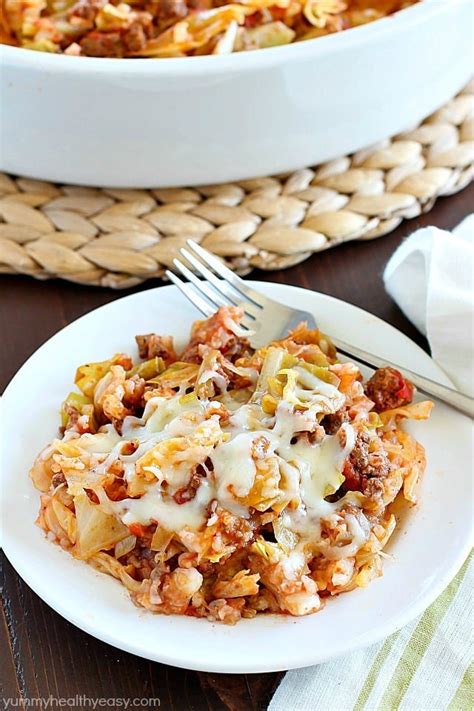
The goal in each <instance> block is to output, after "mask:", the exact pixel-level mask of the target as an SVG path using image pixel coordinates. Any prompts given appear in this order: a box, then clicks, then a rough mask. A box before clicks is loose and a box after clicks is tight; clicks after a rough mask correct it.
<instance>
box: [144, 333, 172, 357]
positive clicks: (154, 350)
mask: <svg viewBox="0 0 474 711" xmlns="http://www.w3.org/2000/svg"><path fill="white" fill-rule="evenodd" d="M135 340H136V342H137V346H138V355H139V356H140V358H142V359H144V360H150V358H155V357H157V356H158V357H159V358H163V360H164V361H165V363H166V365H170V364H171V363H174V362H175V361H176V360H177V356H176V351H175V349H174V345H173V338H172V336H158V335H157V334H156V333H148V334H146V335H144V336H135Z"/></svg>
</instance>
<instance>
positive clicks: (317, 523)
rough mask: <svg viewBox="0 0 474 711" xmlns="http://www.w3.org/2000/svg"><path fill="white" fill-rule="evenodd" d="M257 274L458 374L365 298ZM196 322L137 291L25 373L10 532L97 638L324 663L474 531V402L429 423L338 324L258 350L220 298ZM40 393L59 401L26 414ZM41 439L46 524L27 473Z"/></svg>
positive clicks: (14, 392)
mask: <svg viewBox="0 0 474 711" xmlns="http://www.w3.org/2000/svg"><path fill="white" fill-rule="evenodd" d="M258 288H259V289H260V290H261V291H262V292H263V293H265V294H267V295H269V296H271V297H273V298H276V299H280V300H281V301H286V302H291V303H292V304H293V305H294V306H295V307H297V308H301V309H304V310H307V311H310V312H312V313H314V315H315V316H317V318H318V320H319V322H320V324H321V328H322V330H323V332H329V333H333V334H334V336H339V337H340V336H341V335H342V334H344V336H345V338H346V339H347V340H350V341H351V342H353V343H354V344H355V345H360V346H366V347H368V348H372V349H373V350H375V349H377V350H378V352H379V353H380V354H381V355H382V356H384V357H387V358H389V357H391V359H395V358H396V359H397V360H398V362H400V363H402V364H405V365H406V366H407V367H408V366H411V367H412V368H416V369H417V370H418V371H420V372H424V373H425V374H426V375H428V376H431V377H435V378H439V379H440V380H442V379H443V378H442V376H441V375H440V374H439V371H438V370H437V369H436V367H435V366H434V364H433V363H432V362H431V361H430V359H429V358H428V356H426V355H425V354H424V353H423V352H421V351H420V350H419V349H418V348H417V347H416V346H414V344H412V343H411V342H410V341H409V340H408V339H406V338H405V337H404V336H402V335H401V334H400V333H398V332H397V331H395V330H394V329H392V328H391V327H389V326H387V325H386V324H383V323H382V322H380V321H379V320H378V319H376V318H374V317H372V316H370V315H369V314H367V313H365V312H362V311H360V310H358V309H356V308H354V307H352V306H350V305H348V304H344V303H343V302H339V301H337V300H334V299H331V298H329V297H325V296H322V295H319V294H315V293H312V292H307V291H304V290H301V289H294V288H290V287H285V286H281V285H279V286H277V285H270V284H266V285H265V284H259V285H258ZM195 317H196V314H195V313H194V312H193V309H192V307H190V306H189V305H188V304H185V303H184V302H183V301H182V299H181V298H180V296H179V294H178V293H177V291H176V290H175V289H174V288H173V287H165V288H161V289H155V290H150V291H147V292H143V293H140V294H135V295H133V296H130V297H127V298H125V299H120V300H118V301H115V302H114V303H112V304H110V305H108V306H106V307H103V308H101V309H98V310H97V311H95V312H93V313H91V314H89V315H88V316H86V317H83V318H82V319H79V320H78V321H76V322H75V323H73V324H71V325H70V326H69V327H67V328H66V329H64V330H63V331H62V332H60V333H59V334H57V335H56V336H55V337H54V338H53V339H51V340H50V341H49V342H48V343H47V344H46V345H45V346H43V347H42V348H41V349H40V350H39V351H38V352H37V353H36V354H34V355H33V356H32V358H31V359H30V360H29V361H28V362H27V363H26V364H25V366H23V368H22V369H21V370H20V372H19V373H18V374H17V376H16V377H15V378H14V380H13V381H12V383H11V384H10V386H9V388H8V389H7V391H6V393H5V396H4V406H5V408H6V411H8V413H9V417H8V420H7V421H6V427H5V428H4V435H5V440H4V444H6V445H7V446H4V447H3V453H2V456H4V461H3V462H2V464H3V466H2V477H3V482H2V483H3V489H4V490H5V491H7V492H9V493H8V497H6V498H5V497H4V504H5V505H4V511H3V520H4V531H5V535H4V548H5V551H6V553H7V555H8V557H9V558H10V560H11V562H12V563H13V565H14V566H15V568H16V569H17V570H18V572H19V573H20V574H21V575H22V577H24V579H25V580H26V581H27V582H28V584H29V585H30V586H31V587H32V588H33V589H34V590H35V591H36V592H37V593H38V594H39V595H40V596H41V597H42V598H43V599H44V600H45V601H46V602H48V603H49V604H50V605H52V606H53V607H54V608H55V609H56V610H57V611H58V612H59V613H60V614H62V615H63V616H65V617H66V618H67V619H69V620H71V621H72V622H74V623H75V624H76V625H78V626H79V627H81V628H82V629H85V630H86V631H88V632H90V633H91V634H94V635H95V636H97V637H99V638H101V639H103V640H105V641H107V642H109V643H111V644H114V645H116V646H118V647H121V648H123V649H127V650H129V651H132V652H134V653H136V654H140V655H142V656H145V657H148V658H150V659H156V660H159V661H163V662H165V663H170V664H176V665H179V666H184V667H188V668H197V669H208V670H214V671H233V672H243V671H268V670H271V669H283V668H291V667H296V666H304V665H306V664H313V663H317V662H319V661H322V660H324V659H328V658H331V657H332V656H335V655H337V654H341V653H344V652H345V651H348V650H350V649H354V648H356V647H358V646H361V645H363V644H369V643H370V642H371V641H375V640H377V639H380V638H382V637H383V636H386V635H387V634H389V633H390V632H392V631H394V630H395V629H397V628H398V627H400V626H401V625H402V624H404V623H405V622H407V621H408V620H409V619H411V618H412V617H414V616H415V615H416V614H419V612H421V610H422V609H424V608H425V607H426V606H427V605H428V604H429V603H430V602H431V601H432V600H433V599H434V598H435V597H436V595H437V594H438V593H439V592H440V591H441V590H442V589H443V587H444V586H445V585H446V584H447V582H449V580H450V579H451V577H452V576H453V575H454V573H455V572H456V570H457V569H458V567H459V566H460V564H461V563H462V561H463V558H464V555H465V552H466V550H467V546H468V545H469V537H470V529H471V517H470V515H469V502H468V500H467V499H468V497H465V496H459V495H458V494H459V492H460V491H463V490H464V489H466V490H467V487H468V486H469V483H468V481H467V480H468V478H469V474H468V461H469V452H468V449H469V447H468V446H467V443H468V436H467V432H468V428H469V421H468V420H467V418H465V417H463V416H462V415H459V414H457V413H455V412H454V411H452V410H450V409H449V408H448V407H446V406H444V405H442V404H441V403H436V407H435V408H434V409H433V411H432V413H431V416H430V418H429V419H428V420H427V421H425V422H417V421H416V420H415V419H405V416H407V415H408V416H412V417H425V416H426V415H427V414H428V412H429V409H430V405H429V404H425V403H423V402H422V401H420V398H418V397H416V398H415V401H414V403H412V404H408V401H409V400H410V399H411V396H412V392H411V388H410V385H409V383H406V382H405V381H403V379H401V378H400V376H399V375H398V374H396V373H393V372H382V373H380V372H379V373H378V374H376V375H375V376H372V377H371V374H370V373H369V372H364V373H363V374H362V378H363V380H361V376H360V374H359V371H358V369H357V368H356V367H355V366H353V365H351V364H341V363H336V362H335V359H334V352H333V350H332V349H331V346H330V341H329V340H328V339H326V338H324V337H323V336H322V334H321V333H319V332H312V333H311V332H308V331H305V330H304V329H303V328H301V329H298V330H297V331H296V332H295V333H293V334H292V336H290V338H289V339H285V340H284V341H283V342H280V343H273V344H269V347H267V348H264V349H262V350H261V351H257V352H252V351H251V349H249V348H248V347H247V345H246V343H245V342H244V341H242V338H241V337H240V334H239V328H238V314H235V313H232V312H230V313H227V314H226V313H225V312H221V313H220V314H219V315H218V316H216V317H213V319H212V320H211V322H207V323H206V322H204V324H202V323H201V324H200V325H196V326H194V328H193V330H192V331H191V339H189V330H190V327H191V324H192V322H193V321H194V320H195ZM124 324H126V325H127V326H126V328H125V327H124ZM129 331H132V332H133V333H135V332H136V333H139V334H146V335H145V336H143V337H142V338H139V339H138V345H139V348H140V351H141V358H138V359H137V358H136V357H135V358H134V362H131V360H130V359H129V358H128V357H127V356H125V355H123V354H124V353H125V352H126V351H127V350H128V351H132V350H133V349H132V348H131V342H132V339H131V338H130V336H129V333H128V332H129ZM153 332H155V333H157V334H170V333H173V334H174V335H175V336H176V339H175V342H174V344H172V343H171V341H170V340H169V339H167V338H159V337H157V336H152V335H150V334H152V333H153ZM198 342H199V343H201V344H202V345H200V346H199V345H197V343H198ZM71 344H74V347H73V348H71ZM114 353H116V354H118V355H116V356H115V357H112V358H110V354H114ZM176 354H178V355H176ZM177 358H179V360H177ZM52 363H54V368H51V364H52ZM78 363H86V365H85V366H82V367H80V368H79V369H78V371H77V375H76V385H77V388H76V390H75V391H74V394H71V395H69V396H67V397H66V404H65V405H64V406H63V408H62V430H61V435H60V437H58V438H57V439H55V440H54V439H53V438H54V436H55V432H57V425H58V414H57V410H58V405H59V403H60V402H61V401H63V400H64V398H65V393H67V392H68V390H69V389H70V383H71V380H72V378H73V375H74V372H75V370H76V367H77V364H78ZM363 383H365V385H363ZM25 398H26V399H28V400H29V401H31V402H32V403H33V402H34V403H41V404H40V405H38V404H36V405H35V406H34V407H32V408H26V410H25V408H24V402H25ZM402 422H403V424H402ZM405 423H406V424H405ZM47 442H51V444H50V445H49V446H48V447H47V448H46V449H44V445H45V443H47ZM416 442H420V443H421V445H420V444H417V443H416ZM446 442H449V446H446ZM423 448H424V449H425V450H426V461H427V466H426V472H425V474H424V475H423V476H422V477H421V473H422V470H423V466H424V456H423ZM40 451H42V454H40V455H39V457H38V458H37V459H36V463H35V464H34V466H33V469H32V476H33V481H34V483H35V485H36V486H37V487H38V488H39V489H40V490H41V491H42V494H41V497H42V505H41V512H40V516H39V519H38V522H39V523H40V527H38V526H36V525H34V520H35V519H36V518H37V511H38V492H37V491H36V490H35V489H34V488H33V485H32V482H31V480H30V479H29V477H28V474H27V472H28V469H29V468H30V467H31V464H32V461H33V459H34V457H35V455H36V453H38V452H40ZM5 465H6V466H5ZM454 477H456V479H455V481H456V484H455V486H453V480H454ZM420 478H421V482H420V481H418V480H419V479H420ZM400 490H401V493H400V496H398V497H397V501H396V505H395V506H393V505H392V504H390V503H389V502H390V501H392V500H393V498H394V497H395V496H396V495H397V492H399V491H400ZM404 495H405V497H406V498H408V500H409V501H413V499H414V496H417V497H418V502H419V503H418V504H417V505H416V506H413V505H406V504H403V503H402V502H403V500H404ZM440 522H442V525H440ZM45 532H46V535H45ZM390 533H392V535H391V537H390ZM389 538H390V540H388V539H389ZM49 539H51V540H49ZM54 543H56V544H58V543H59V545H54ZM71 553H72V555H71ZM381 559H384V560H383V561H382V560H381ZM85 561H87V562H89V563H91V565H87V564H86V562H85ZM382 567H383V575H381V576H380V577H379V574H380V572H381V568H382ZM101 571H102V572H101ZM103 572H108V573H109V575H103ZM114 578H117V580H114ZM369 581H372V582H370V584H369V585H368V586H367V587H361V586H365V585H366V584H367V583H368V582H369ZM120 583H123V585H121V584H120ZM126 588H127V590H126ZM345 591H350V592H349V593H348V594H344V595H342V594H338V593H339V592H345ZM130 596H131V597H132V599H133V601H134V602H135V603H136V605H133V604H131V602H130ZM144 608H146V609H144ZM321 608H322V609H321ZM318 610H320V611H319V612H318V613H317V614H310V613H312V612H316V611H318ZM150 611H151V612H150ZM154 612H157V613H159V612H164V613H166V614H152V613H154ZM262 612H264V613H270V614H259V613H262ZM272 613H276V614H272ZM199 618H201V619H199ZM241 618H252V619H241ZM214 622H225V623H230V624H214ZM234 622H238V623H237V624H232V623H234ZM315 640H318V643H317V644H315Z"/></svg>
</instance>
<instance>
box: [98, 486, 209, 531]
mask: <svg viewBox="0 0 474 711" xmlns="http://www.w3.org/2000/svg"><path fill="white" fill-rule="evenodd" d="M213 496H214V491H213V489H212V487H211V486H210V485H209V483H208V482H207V481H206V480H204V481H203V482H202V484H201V486H200V487H199V489H198V490H197V492H196V496H195V497H194V499H191V501H187V502H186V503H184V504H177V503H176V502H175V501H174V499H172V498H170V497H166V499H165V498H164V496H163V491H162V489H161V487H160V485H159V484H154V485H153V486H151V487H150V488H149V489H148V491H147V492H146V494H144V495H143V496H141V497H140V498H139V499H124V500H123V501H116V502H114V503H112V504H111V509H112V510H113V511H114V512H115V513H116V514H118V516H119V517H120V519H121V520H122V521H123V523H124V524H125V525H127V526H128V525H130V524H131V523H141V524H143V525H145V526H147V525H148V524H150V523H151V522H152V521H155V522H157V523H159V524H160V526H163V528H166V529H167V530H168V531H181V530H183V529H193V530H196V529H198V528H200V527H201V526H203V525H204V523H205V522H206V511H207V507H208V506H209V504H210V502H211V500H212V498H213Z"/></svg>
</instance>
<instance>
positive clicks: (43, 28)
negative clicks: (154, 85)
mask: <svg viewBox="0 0 474 711" xmlns="http://www.w3.org/2000/svg"><path fill="white" fill-rule="evenodd" d="M1 1H2V11H3V12H2V23H1V25H0V41H2V42H4V43H7V44H18V45H19V46H21V47H25V48H28V49H35V50H40V51H45V52H57V53H64V54H69V55H74V56H80V55H85V56H91V57H184V56H196V55H202V54H229V53H230V52H239V51H242V50H250V49H258V48H264V47H274V46H277V45H283V44H289V43H291V42H295V41H299V40H305V39H313V38H315V37H321V36H322V35H326V34H330V33H333V32H340V31H341V30H346V29H349V28H351V27H357V26H358V25H362V24H365V23H367V22H372V21H373V20H377V19H379V18H381V17H384V16H386V15H389V14H391V13H394V12H396V11H398V10H401V9H403V8H405V7H408V6H409V5H413V4H415V3H416V2H418V1H419V0H237V1H236V2H230V3H226V2H225V0H129V2H120V0H111V2H108V0H27V2H25V0H1Z"/></svg>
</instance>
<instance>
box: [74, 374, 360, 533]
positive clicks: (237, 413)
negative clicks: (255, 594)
mask: <svg viewBox="0 0 474 711" xmlns="http://www.w3.org/2000/svg"><path fill="white" fill-rule="evenodd" d="M296 370H297V371H298V379H299V383H300V385H301V386H302V387H301V388H299V389H300V390H301V392H302V393H303V392H304V399H305V403H307V405H305V408H303V409H301V408H300V409H298V407H297V408H296V409H295V407H294V405H293V404H292V403H290V402H286V401H285V400H282V401H281V402H280V403H279V405H278V407H277V410H276V413H275V415H274V416H269V415H266V414H265V413H264V412H263V410H262V409H261V407H260V405H259V404H258V403H256V402H255V401H254V400H253V399H252V401H251V402H250V403H244V404H241V402H240V403H238V401H237V404H236V401H235V400H234V401H231V400H229V395H228V394H225V397H226V406H227V407H228V409H229V410H230V411H231V412H232V415H231V416H230V418H229V421H228V423H227V424H225V425H223V426H222V431H221V423H220V421H219V418H218V416H217V415H212V416H211V418H210V419H206V410H207V408H208V407H213V408H215V407H216V405H219V403H218V402H208V401H205V400H198V399H197V398H182V397H181V395H180V394H179V393H178V394H177V395H176V396H175V397H173V398H170V399H166V398H162V397H154V398H151V399H150V400H149V401H148V403H147V406H146V408H145V411H144V413H143V416H142V418H137V417H127V418H125V420H124V423H123V428H122V437H120V436H119V435H118V434H117V433H116V432H115V430H114V429H113V427H112V426H107V427H105V428H102V431H101V432H99V433H97V434H95V435H82V437H81V438H80V444H81V446H82V448H83V449H85V450H87V451H88V452H89V453H94V456H96V457H98V460H97V462H96V463H95V466H94V474H95V475H96V476H97V475H98V474H104V473H106V472H107V470H108V467H110V466H111V464H112V463H114V462H115V461H116V460H117V459H118V460H120V461H121V463H122V465H123V467H124V475H125V479H126V480H127V481H128V482H132V481H134V478H135V477H136V475H137V468H138V467H140V462H139V461H138V460H141V461H146V466H143V470H144V471H146V472H148V473H149V474H152V475H153V476H154V481H153V482H152V483H151V484H150V482H149V481H148V482H147V483H146V487H145V489H146V490H145V493H144V494H143V495H142V496H141V497H140V498H134V499H132V498H129V499H125V500H123V501H117V502H113V501H109V500H108V499H107V500H106V497H105V498H104V496H105V492H104V496H101V503H102V504H103V505H104V506H105V507H106V508H108V510H109V511H111V512H114V513H115V514H117V515H118V516H119V518H120V519H121V520H122V521H123V523H125V524H127V525H130V524H132V523H140V524H142V525H148V524H150V523H151V522H157V523H159V524H160V525H161V526H163V527H164V528H166V529H168V530H170V531H175V532H179V531H184V530H186V529H191V530H197V529H199V528H200V527H202V526H203V525H204V524H205V523H206V521H207V519H208V516H209V513H208V512H209V504H210V502H211V501H213V500H217V502H218V504H219V505H220V506H221V507H222V508H224V509H227V510H228V511H230V512H232V513H234V514H235V515H238V516H241V517H248V516H249V510H248V508H247V507H246V506H244V505H243V504H242V499H245V497H247V496H248V495H249V493H250V492H251V490H252V487H253V486H254V484H255V481H256V472H257V467H256V461H255V458H256V456H257V455H256V454H255V452H254V449H255V448H254V446H253V443H254V441H255V440H256V439H257V438H259V437H262V436H263V437H265V438H266V440H267V441H268V442H269V446H268V449H267V451H266V452H265V453H264V456H265V458H273V460H274V462H275V461H276V462H277V471H279V472H280V483H279V486H280V490H281V491H282V493H283V495H284V499H285V501H287V502H290V501H291V507H290V508H287V509H285V510H284V511H283V513H282V514H281V519H282V522H283V525H284V526H286V527H287V528H289V529H291V530H292V531H294V532H295V533H297V534H298V535H299V536H301V537H302V538H304V539H306V540H307V539H308V538H310V539H312V540H314V539H315V538H316V539H317V538H318V537H319V536H320V527H319V521H320V519H321V518H322V517H326V516H328V515H330V514H331V513H332V512H333V511H334V510H335V509H336V507H337V506H338V504H331V503H328V502H326V501H325V497H326V496H327V495H328V494H329V493H332V492H333V491H336V490H337V488H338V487H339V485H340V483H341V482H342V481H343V477H342V475H341V470H342V467H343V464H344V461H345V459H346V458H347V456H348V455H349V454H350V451H351V449H352V447H353V446H354V441H355V433H354V429H353V428H352V426H351V425H349V424H347V423H346V424H344V425H343V426H342V432H343V434H342V436H341V433H339V434H336V435H334V436H325V437H324V438H323V440H322V442H321V443H320V444H315V445H311V444H310V443H309V442H307V441H306V440H303V439H302V438H301V437H300V438H298V440H297V441H296V442H294V440H293V438H294V436H295V434H296V433H301V432H311V431H314V429H315V427H317V426H318V419H319V418H320V417H321V413H324V412H335V411H337V410H338V409H339V408H340V407H342V405H343V404H344V401H345V398H344V395H343V394H342V393H340V392H339V391H338V390H337V388H336V387H335V386H334V385H332V384H329V383H326V382H325V381H323V380H321V379H319V378H318V377H316V376H315V375H314V374H312V373H310V372H308V371H307V370H306V369H304V368H296ZM207 376H208V373H207V372H206V373H204V374H203V377H204V379H205V380H207V379H208V378H207ZM214 376H215V374H214V373H212V377H213V378H214ZM209 378H210V376H209ZM303 388H307V389H306V390H304V391H303ZM220 400H221V401H222V398H220ZM208 429H209V432H211V430H212V431H213V432H214V435H213V437H212V438H211V439H209V441H207V440H206V437H208V434H209V433H207V430H208ZM216 432H217V433H218V434H217V436H215V434H216ZM200 437H201V439H199V438H200ZM174 438H186V441H187V442H189V451H188V452H185V454H188V455H189V456H184V457H183V459H182V461H180V460H177V461H176V462H175V463H174V464H172V463H171V461H170V462H166V461H163V459H165V458H166V444H167V443H166V441H167V440H172V439H174ZM202 438H204V439H202ZM130 442H133V443H134V447H135V448H134V451H132V452H131V453H129V454H127V453H126V452H127V451H129V448H128V447H124V445H126V444H127V443H130ZM292 442H293V443H292ZM341 442H342V444H341ZM161 443H164V444H163V446H162V445H161ZM206 448H207V449H206ZM154 449H155V451H156V452H160V451H162V450H163V452H164V458H162V459H161V460H159V461H158V460H157V461H154V460H153V456H152V450H154ZM193 450H195V451H193ZM198 450H199V451H200V453H201V454H200V455H199V456H198ZM170 451H171V450H170ZM103 455H105V456H103ZM147 455H148V456H147ZM207 456H209V459H210V460H211V462H212V467H211V468H210V470H207V467H206V465H205V461H206V457H207ZM143 457H145V460H143V459H142V458H143ZM148 459H149V460H150V461H148ZM199 462H200V463H201V464H202V465H203V467H204V470H205V472H207V475H206V476H202V479H201V483H200V485H199V487H198V488H197V492H196V495H195V497H194V498H193V499H192V500H191V501H188V502H186V503H183V504H177V503H176V502H175V500H174V499H173V496H172V495H173V493H174V492H175V491H176V490H177V489H178V488H179V487H181V486H186V485H187V483H188V481H189V480H190V477H191V475H192V474H193V473H194V471H195V466H196V464H197V463H199ZM165 479H167V483H168V487H167V488H166V489H165V490H164V489H163V488H162V486H161V483H162V482H163V480H165ZM277 483H278V482H277ZM263 491H264V488H263V489H262V492H263ZM270 503H271V502H270ZM295 507H296V508H295ZM348 526H349V527H350V530H351V534H352V535H353V537H354V545H357V546H358V547H360V545H362V543H363V541H364V540H365V538H364V535H365V532H364V530H363V528H361V525H360V524H359V523H358V521H357V519H355V518H354V521H352V520H351V521H350V522H348ZM351 545H352V544H351Z"/></svg>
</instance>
